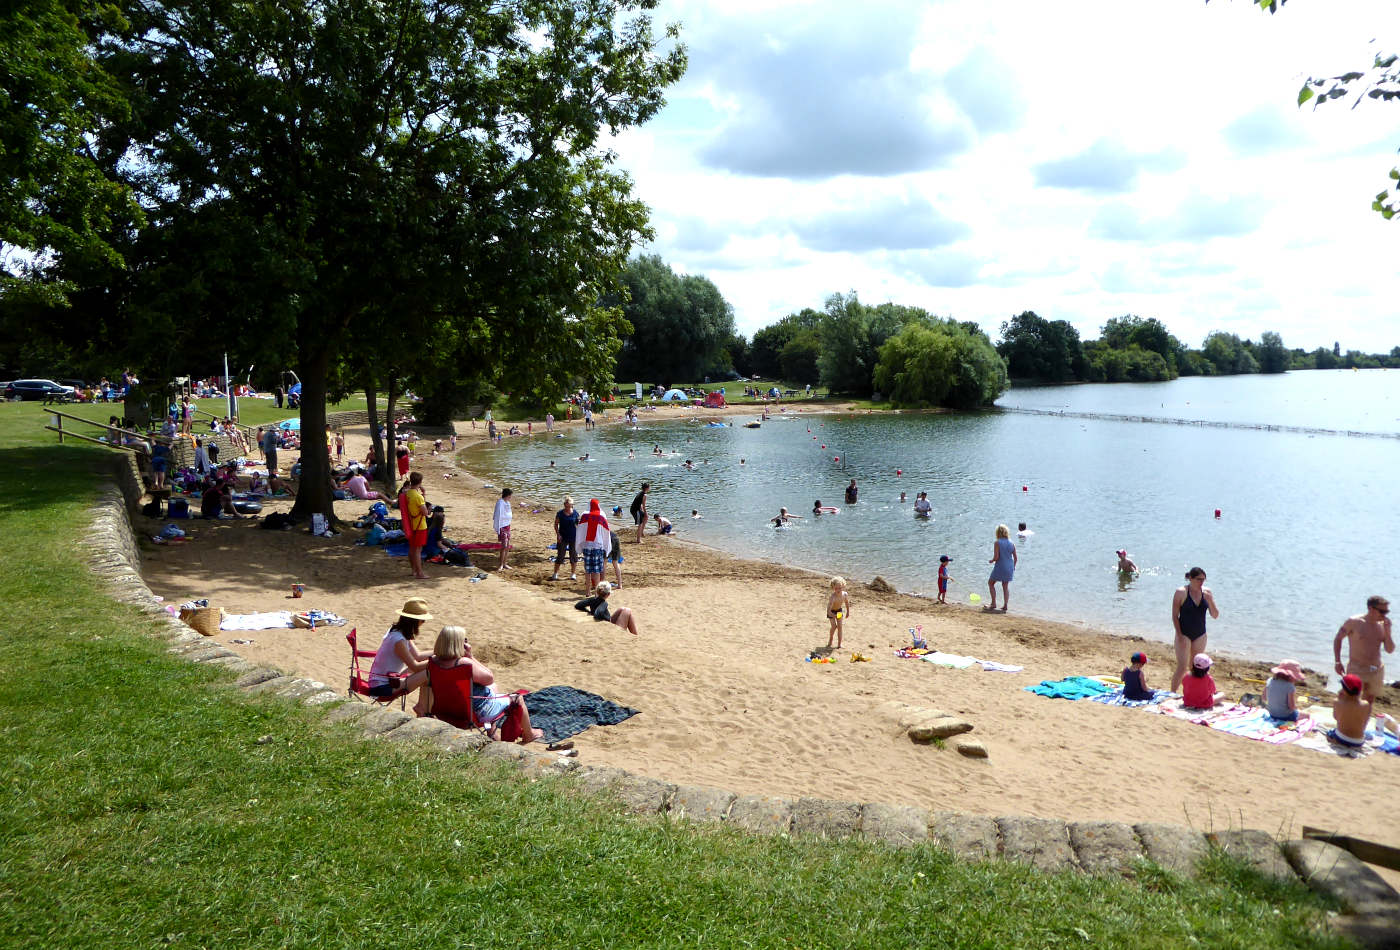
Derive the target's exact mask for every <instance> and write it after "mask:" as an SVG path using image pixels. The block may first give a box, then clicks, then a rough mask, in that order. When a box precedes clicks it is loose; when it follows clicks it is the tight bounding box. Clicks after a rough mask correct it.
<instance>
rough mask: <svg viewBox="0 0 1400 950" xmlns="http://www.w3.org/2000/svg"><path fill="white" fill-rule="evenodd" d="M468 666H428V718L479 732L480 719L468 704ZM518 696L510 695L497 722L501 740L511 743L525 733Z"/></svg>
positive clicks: (522, 710)
mask: <svg viewBox="0 0 1400 950" xmlns="http://www.w3.org/2000/svg"><path fill="white" fill-rule="evenodd" d="M472 670H473V667H472V664H470V663H463V664H461V665H459V666H454V667H451V668H449V669H445V670H444V669H442V668H441V667H436V666H434V665H433V664H431V663H429V664H428V685H429V686H431V687H432V688H433V708H432V711H431V712H430V713H428V715H429V716H431V717H432V718H434V719H441V720H442V721H443V722H445V723H448V724H450V725H453V726H456V727H457V728H458V729H482V730H485V728H486V727H485V726H484V725H482V723H481V720H479V719H477V717H476V706H475V705H473V703H472ZM522 694H523V691H521V693H512V694H510V695H511V696H512V697H517V696H519V697H521V698H518V699H515V700H514V701H513V702H512V703H511V704H510V706H509V708H508V709H507V710H506V714H505V718H503V719H502V720H501V723H500V726H501V740H502V741H503V742H514V741H515V740H516V739H519V738H520V737H521V736H522V735H523V734H524V731H525V709H524V706H525V700H524V698H523V695H522Z"/></svg>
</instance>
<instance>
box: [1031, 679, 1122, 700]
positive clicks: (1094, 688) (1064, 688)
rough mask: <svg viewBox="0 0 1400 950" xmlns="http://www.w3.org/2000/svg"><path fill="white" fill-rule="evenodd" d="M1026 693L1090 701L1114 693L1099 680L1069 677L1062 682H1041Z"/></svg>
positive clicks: (1052, 697)
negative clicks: (1095, 697)
mask: <svg viewBox="0 0 1400 950" xmlns="http://www.w3.org/2000/svg"><path fill="white" fill-rule="evenodd" d="M1026 692H1028V693H1035V694H1036V695H1037V696H1048V697H1050V698H1051V699H1071V700H1072V699H1088V698H1089V697H1091V696H1099V695H1102V694H1104V693H1108V692H1112V687H1109V686H1105V685H1104V684H1103V683H1100V682H1099V681H1098V680H1095V679H1090V678H1089V677H1087V676H1067V677H1065V678H1064V679H1062V680H1041V681H1040V682H1039V683H1037V684H1036V685H1035V686H1027V687H1026Z"/></svg>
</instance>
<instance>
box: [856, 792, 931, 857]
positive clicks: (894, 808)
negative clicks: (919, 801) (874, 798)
mask: <svg viewBox="0 0 1400 950" xmlns="http://www.w3.org/2000/svg"><path fill="white" fill-rule="evenodd" d="M860 833H861V834H862V835H863V836H865V837H867V838H873V839H875V840H876V841H883V842H884V843H885V844H888V845H890V846H892V847H895V848H909V847H912V846H914V845H916V844H919V843H921V842H923V841H926V840H928V811H927V810H926V809H923V808H915V807H914V806H912V805H886V804H883V803H880V802H867V803H866V804H865V807H864V808H863V809H862V810H861V816H860Z"/></svg>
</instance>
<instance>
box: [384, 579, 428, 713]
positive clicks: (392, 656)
mask: <svg viewBox="0 0 1400 950" xmlns="http://www.w3.org/2000/svg"><path fill="white" fill-rule="evenodd" d="M432 619H433V615H432V614H430V613H428V605H427V603H426V602H424V601H423V599H422V598H420V597H414V598H413V599H412V600H410V601H408V602H407V603H405V604H404V605H403V610H400V611H399V617H398V619H397V620H395V621H394V625H393V626H392V627H390V628H389V632H388V633H386V634H384V639H383V640H382V641H381V642H380V644H379V652H377V653H375V655H374V663H373V664H371V665H370V668H369V694H370V695H371V696H397V695H398V694H399V693H401V692H403V693H409V692H412V691H413V690H415V689H417V688H418V687H419V686H422V685H423V682H424V681H425V680H426V679H427V678H428V674H427V673H426V672H425V671H426V670H427V668H428V661H429V660H430V659H432V656H433V655H432V654H431V653H420V652H419V651H418V648H417V647H416V646H414V645H413V638H414V637H416V636H418V629H419V628H420V627H421V626H422V625H423V621H425V620H432ZM405 673H406V674H408V676H407V677H406V678H402V679H400V678H401V677H403V674H405Z"/></svg>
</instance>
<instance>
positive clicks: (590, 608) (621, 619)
mask: <svg viewBox="0 0 1400 950" xmlns="http://www.w3.org/2000/svg"><path fill="white" fill-rule="evenodd" d="M596 590H597V593H596V594H594V595H593V596H592V597H585V598H584V599H583V600H580V601H579V602H578V603H576V604H574V609H575V610H583V611H587V612H588V613H590V614H592V615H593V619H594V620H608V621H611V622H613V623H615V624H617V625H618V626H619V627H621V628H622V629H624V630H626V631H627V632H628V633H630V634H632V636H634V637H635V636H636V635H637V618H636V617H635V616H633V614H632V608H631V607H619V608H617V609H616V610H612V609H611V608H609V607H608V596H609V595H610V594H612V585H611V584H609V583H608V582H607V581H599V582H598V586H597V588H596Z"/></svg>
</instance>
